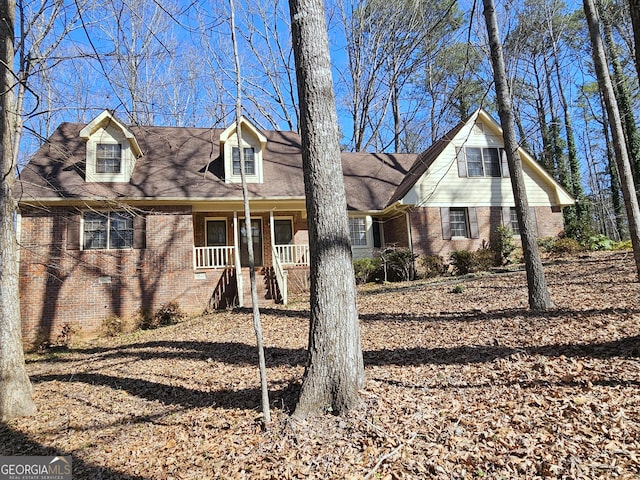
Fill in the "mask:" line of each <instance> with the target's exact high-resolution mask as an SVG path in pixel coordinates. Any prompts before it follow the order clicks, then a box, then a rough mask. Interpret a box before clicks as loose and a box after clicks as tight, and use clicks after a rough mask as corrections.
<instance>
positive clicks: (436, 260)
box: [420, 255, 447, 278]
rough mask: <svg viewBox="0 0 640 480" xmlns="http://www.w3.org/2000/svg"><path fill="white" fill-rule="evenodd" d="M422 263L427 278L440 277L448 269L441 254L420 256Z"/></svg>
mask: <svg viewBox="0 0 640 480" xmlns="http://www.w3.org/2000/svg"><path fill="white" fill-rule="evenodd" d="M420 265H421V266H422V270H423V273H424V276H425V277H426V278H433V277H438V276H440V275H443V274H444V272H446V271H447V267H446V266H445V264H444V260H443V259H442V257H441V256H440V255H425V256H424V257H422V258H420Z"/></svg>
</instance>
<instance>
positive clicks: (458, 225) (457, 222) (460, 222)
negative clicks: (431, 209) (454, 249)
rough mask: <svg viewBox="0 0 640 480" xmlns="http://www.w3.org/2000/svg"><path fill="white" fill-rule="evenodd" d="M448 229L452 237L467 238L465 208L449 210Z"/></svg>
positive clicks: (467, 227)
mask: <svg viewBox="0 0 640 480" xmlns="http://www.w3.org/2000/svg"><path fill="white" fill-rule="evenodd" d="M449 228H450V229H451V236H452V237H465V238H468V237H469V222H468V219H467V209H466V208H450V209H449Z"/></svg>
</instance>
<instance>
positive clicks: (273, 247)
mask: <svg viewBox="0 0 640 480" xmlns="http://www.w3.org/2000/svg"><path fill="white" fill-rule="evenodd" d="M273 223H274V221H273V210H271V211H270V212H269V232H270V234H271V258H272V259H273V258H274V256H275V253H276V228H275V226H274V225H273ZM272 263H273V260H272Z"/></svg>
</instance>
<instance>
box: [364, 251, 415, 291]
mask: <svg viewBox="0 0 640 480" xmlns="http://www.w3.org/2000/svg"><path fill="white" fill-rule="evenodd" d="M416 258H417V255H414V254H413V253H412V252H411V250H409V249H408V248H397V247H388V248H385V249H384V250H380V251H379V252H377V253H376V255H375V256H374V257H373V258H358V259H356V260H354V261H353V269H354V272H355V276H356V283H357V284H359V285H360V284H363V283H370V282H376V283H382V282H406V281H409V280H413V279H414V277H415V268H414V265H413V262H414V261H415V259H416Z"/></svg>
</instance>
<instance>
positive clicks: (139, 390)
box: [31, 373, 296, 410]
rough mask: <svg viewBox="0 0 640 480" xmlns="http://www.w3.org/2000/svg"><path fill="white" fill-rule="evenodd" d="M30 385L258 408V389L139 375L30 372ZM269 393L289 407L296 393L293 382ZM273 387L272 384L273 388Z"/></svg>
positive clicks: (280, 404)
mask: <svg viewBox="0 0 640 480" xmlns="http://www.w3.org/2000/svg"><path fill="white" fill-rule="evenodd" d="M31 382H32V383H34V384H38V383H43V382H70V383H78V382H79V383H84V384H87V385H100V386H105V387H109V388H112V389H113V390H124V391H125V392H127V393H128V394H130V395H132V396H135V397H138V398H142V399H145V400H149V401H152V402H155V401H157V402H161V403H163V404H164V405H178V406H181V407H185V408H203V407H214V408H222V409H225V410H231V409H242V410H254V409H256V410H257V409H260V398H261V396H260V388H259V387H255V388H240V389H237V390H233V389H220V390H206V387H205V386H203V389H202V390H200V389H194V388H188V387H183V386H178V385H167V384H164V383H159V382H153V381H150V380H145V379H141V378H130V377H117V376H113V375H105V374H101V373H75V374H72V375H71V374H49V375H34V376H32V377H31ZM270 386H271V387H272V389H271V390H270V392H269V396H270V403H271V404H273V405H275V406H278V407H279V408H282V409H283V410H286V409H289V408H291V406H292V405H293V403H294V402H295V398H293V396H294V395H295V394H296V386H295V384H289V383H288V382H287V383H280V385H279V388H277V387H278V384H273V383H272V384H271V385H270ZM274 387H276V388H275V389H274Z"/></svg>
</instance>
